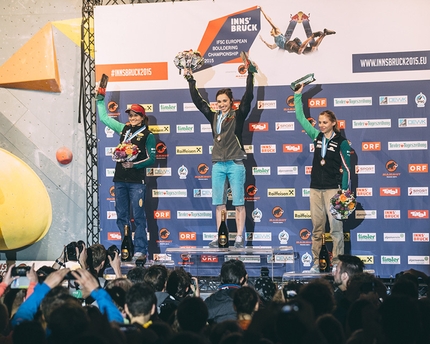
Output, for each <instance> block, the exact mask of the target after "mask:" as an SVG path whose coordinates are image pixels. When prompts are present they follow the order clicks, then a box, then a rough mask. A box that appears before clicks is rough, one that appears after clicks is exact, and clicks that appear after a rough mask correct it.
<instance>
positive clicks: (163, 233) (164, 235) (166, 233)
mask: <svg viewBox="0 0 430 344" xmlns="http://www.w3.org/2000/svg"><path fill="white" fill-rule="evenodd" d="M159 235H160V238H161V239H163V240H166V239H167V238H168V237H169V236H170V232H169V231H168V230H167V228H161V229H160V232H159Z"/></svg>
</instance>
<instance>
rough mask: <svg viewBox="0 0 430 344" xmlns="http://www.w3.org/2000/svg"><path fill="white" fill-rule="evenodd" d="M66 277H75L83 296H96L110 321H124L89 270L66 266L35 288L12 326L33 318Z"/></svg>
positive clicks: (14, 318)
mask: <svg viewBox="0 0 430 344" xmlns="http://www.w3.org/2000/svg"><path fill="white" fill-rule="evenodd" d="M65 278H73V279H75V280H76V282H77V283H79V285H80V286H81V290H82V293H83V297H85V298H86V297H89V296H91V297H92V298H94V299H95V300H96V301H97V304H98V308H99V309H100V311H101V313H102V314H106V315H107V317H108V320H109V321H117V322H120V323H122V322H123V317H122V315H121V313H120V311H119V310H118V309H117V308H116V307H115V305H114V304H113V302H112V299H111V297H110V296H109V294H108V293H107V292H106V291H105V290H104V289H102V288H100V287H99V284H98V281H97V280H96V279H95V278H94V276H93V275H91V273H90V272H89V271H86V270H84V269H77V270H76V271H70V269H69V268H64V269H60V270H57V271H54V272H52V273H50V274H49V275H48V276H47V277H46V279H45V281H44V282H43V283H41V284H38V285H37V286H36V287H35V288H34V293H33V294H32V295H31V296H30V297H29V298H28V299H27V300H26V301H25V302H24V303H23V304H22V305H21V306H20V307H19V308H18V311H17V312H16V314H15V316H14V317H13V318H12V320H11V324H12V327H15V326H16V325H18V324H19V323H21V322H23V321H27V320H28V321H31V320H33V319H34V316H35V314H36V313H37V311H38V309H39V306H40V304H41V302H42V300H43V299H44V298H45V296H46V295H47V294H48V293H49V292H50V291H51V290H52V289H54V288H55V287H57V288H56V289H62V288H63V287H61V286H59V285H60V284H61V283H62V282H63V280H64V279H65ZM67 293H68V292H66V294H67ZM58 301H61V300H58ZM55 302H57V301H55V300H53V303H55ZM60 303H61V302H60ZM48 327H49V324H48Z"/></svg>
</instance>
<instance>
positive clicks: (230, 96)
mask: <svg viewBox="0 0 430 344" xmlns="http://www.w3.org/2000/svg"><path fill="white" fill-rule="evenodd" d="M220 94H225V95H226V96H227V97H228V99H230V101H231V102H233V92H232V91H231V88H221V89H220V90H218V92H217V93H216V97H215V99H216V98H218V96H219V95H220Z"/></svg>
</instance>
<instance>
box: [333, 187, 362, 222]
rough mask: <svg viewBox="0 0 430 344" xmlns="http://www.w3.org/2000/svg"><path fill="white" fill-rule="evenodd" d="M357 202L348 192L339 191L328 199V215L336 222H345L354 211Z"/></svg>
mask: <svg viewBox="0 0 430 344" xmlns="http://www.w3.org/2000/svg"><path fill="white" fill-rule="evenodd" d="M356 206H357V202H356V200H355V197H354V194H353V193H352V192H351V191H350V190H346V191H343V190H342V191H341V190H339V191H338V192H337V193H336V194H335V195H334V196H333V197H332V198H331V199H330V213H331V214H332V215H333V217H334V218H335V219H337V220H346V219H347V218H348V216H349V215H351V214H352V212H353V211H354V210H355V207H356Z"/></svg>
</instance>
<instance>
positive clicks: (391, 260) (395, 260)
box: [381, 255, 400, 265]
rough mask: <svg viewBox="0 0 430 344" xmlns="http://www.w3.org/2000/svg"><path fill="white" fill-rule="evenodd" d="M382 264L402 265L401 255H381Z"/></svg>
mask: <svg viewBox="0 0 430 344" xmlns="http://www.w3.org/2000/svg"><path fill="white" fill-rule="evenodd" d="M381 264H383V265H384V264H395V265H400V256H384V255H383V256H381Z"/></svg>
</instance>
